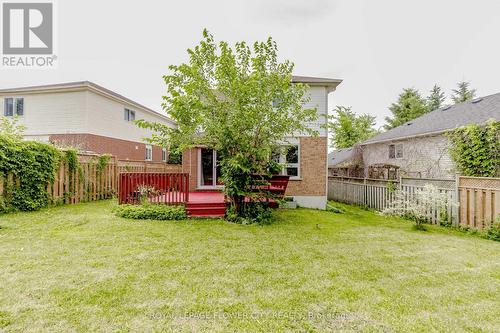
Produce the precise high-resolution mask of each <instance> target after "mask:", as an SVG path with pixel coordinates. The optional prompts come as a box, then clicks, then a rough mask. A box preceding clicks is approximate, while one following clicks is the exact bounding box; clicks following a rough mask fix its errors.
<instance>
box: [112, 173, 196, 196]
mask: <svg viewBox="0 0 500 333" xmlns="http://www.w3.org/2000/svg"><path fill="white" fill-rule="evenodd" d="M141 187H142V191H141ZM119 188H120V190H119V195H118V202H119V203H120V204H125V203H127V204H138V203H140V202H141V199H142V197H143V196H144V197H146V198H147V200H148V201H150V202H152V203H163V204H181V203H187V202H188V200H189V174H187V173H143V172H124V173H120V181H119Z"/></svg>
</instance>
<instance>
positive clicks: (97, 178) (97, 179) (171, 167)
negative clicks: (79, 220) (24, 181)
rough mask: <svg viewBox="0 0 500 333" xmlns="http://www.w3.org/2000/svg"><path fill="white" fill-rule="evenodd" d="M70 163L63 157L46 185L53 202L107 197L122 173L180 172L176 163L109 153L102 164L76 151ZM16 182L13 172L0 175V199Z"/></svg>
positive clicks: (114, 192)
mask: <svg viewBox="0 0 500 333" xmlns="http://www.w3.org/2000/svg"><path fill="white" fill-rule="evenodd" d="M77 160H78V163H77V165H73V164H72V163H71V162H69V161H68V160H67V159H62V160H61V162H60V163H59V166H58V168H57V170H56V171H55V175H54V182H52V183H51V184H49V185H48V186H47V193H48V195H49V201H50V202H52V203H54V204H74V203H79V202H86V201H95V200H101V199H108V198H111V197H113V196H114V195H116V194H117V193H118V190H119V189H118V186H119V175H120V173H121V172H129V171H135V172H148V173H150V172H151V173H153V172H173V173H179V172H181V169H182V167H181V166H180V165H178V164H167V163H163V162H149V161H130V160H118V159H116V158H115V157H113V156H111V157H109V158H107V159H106V161H105V163H103V160H102V158H101V157H100V156H98V155H92V154H78V155H77ZM16 182H17V183H18V182H19V179H16V178H15V177H14V176H13V175H12V174H9V175H4V176H3V177H0V199H2V197H4V196H5V195H8V194H7V193H6V192H7V189H8V188H9V186H10V185H14V184H15V183H16Z"/></svg>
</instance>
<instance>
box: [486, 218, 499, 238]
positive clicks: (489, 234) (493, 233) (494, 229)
mask: <svg viewBox="0 0 500 333" xmlns="http://www.w3.org/2000/svg"><path fill="white" fill-rule="evenodd" d="M499 220H500V219H499ZM484 237H485V238H487V239H491V240H493V241H497V242H500V221H499V222H496V223H493V224H492V226H491V227H490V228H489V229H488V230H486V233H485V234H484Z"/></svg>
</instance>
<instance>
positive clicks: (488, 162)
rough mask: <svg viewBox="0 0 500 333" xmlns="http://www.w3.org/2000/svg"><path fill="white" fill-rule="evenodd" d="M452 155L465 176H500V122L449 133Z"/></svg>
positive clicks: (459, 129) (463, 128)
mask: <svg viewBox="0 0 500 333" xmlns="http://www.w3.org/2000/svg"><path fill="white" fill-rule="evenodd" d="M447 135H448V137H449V138H450V141H451V146H450V155H451V157H452V159H453V161H454V162H455V164H456V165H457V167H458V170H459V171H460V172H461V173H462V174H463V175H465V176H477V177H496V176H499V175H500V121H494V120H491V121H488V122H487V124H486V125H477V124H472V125H468V126H463V127H459V128H457V129H455V130H453V131H450V132H448V133H447Z"/></svg>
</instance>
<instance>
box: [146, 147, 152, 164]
mask: <svg viewBox="0 0 500 333" xmlns="http://www.w3.org/2000/svg"><path fill="white" fill-rule="evenodd" d="M152 160H153V147H151V146H150V145H146V161H152Z"/></svg>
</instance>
